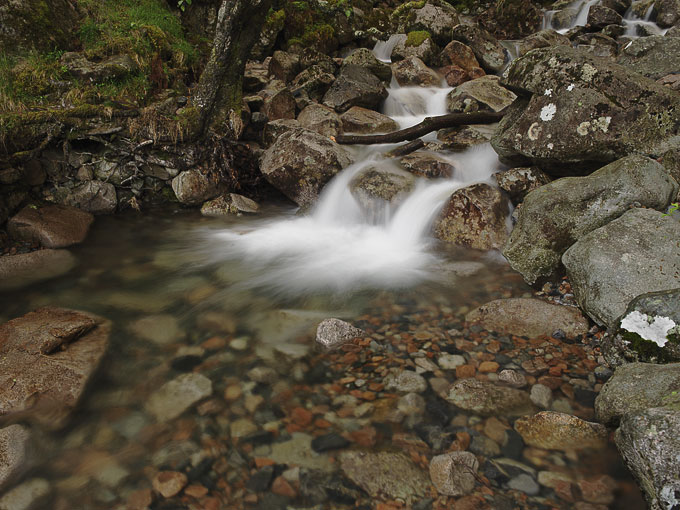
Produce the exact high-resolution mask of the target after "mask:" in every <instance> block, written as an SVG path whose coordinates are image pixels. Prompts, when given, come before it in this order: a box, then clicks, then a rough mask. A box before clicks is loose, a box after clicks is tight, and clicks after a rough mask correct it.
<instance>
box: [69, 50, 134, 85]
mask: <svg viewBox="0 0 680 510" xmlns="http://www.w3.org/2000/svg"><path fill="white" fill-rule="evenodd" d="M60 61H61V64H62V65H63V66H64V67H65V68H66V71H67V72H68V73H69V74H71V75H72V76H74V77H76V78H79V79H81V80H84V81H86V82H92V83H102V82H105V81H107V80H115V79H120V78H124V77H125V76H127V75H129V74H131V73H134V72H136V71H138V69H139V68H138V66H137V64H135V62H134V61H133V60H132V59H131V58H130V57H129V56H127V55H114V56H112V57H109V58H107V59H105V60H103V61H101V62H90V61H89V60H87V59H86V58H85V57H84V56H83V55H82V54H81V53H75V52H68V53H64V54H63V55H62V56H61V59H60Z"/></svg>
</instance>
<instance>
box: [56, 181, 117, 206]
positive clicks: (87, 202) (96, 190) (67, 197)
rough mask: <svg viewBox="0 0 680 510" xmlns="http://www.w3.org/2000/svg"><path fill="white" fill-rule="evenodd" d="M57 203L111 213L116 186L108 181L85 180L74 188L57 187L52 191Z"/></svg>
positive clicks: (115, 203) (114, 201)
mask: <svg viewBox="0 0 680 510" xmlns="http://www.w3.org/2000/svg"><path fill="white" fill-rule="evenodd" d="M54 196H55V199H56V201H57V202H58V203H60V204H64V205H70V206H73V207H77V208H78V209H82V210H83V211H88V212H91V213H92V214H111V213H112V212H114V211H115V210H116V207H117V205H118V197H117V195H116V187H115V186H114V185H113V184H111V183H109V182H102V181H97V180H93V181H85V182H83V183H81V184H78V185H77V186H75V187H74V188H72V189H70V188H58V189H57V190H56V191H55V193H54Z"/></svg>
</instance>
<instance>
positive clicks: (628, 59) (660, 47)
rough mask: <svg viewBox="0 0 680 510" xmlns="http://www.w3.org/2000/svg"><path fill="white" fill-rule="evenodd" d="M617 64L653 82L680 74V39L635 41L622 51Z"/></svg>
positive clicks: (642, 39) (665, 38)
mask: <svg viewBox="0 0 680 510" xmlns="http://www.w3.org/2000/svg"><path fill="white" fill-rule="evenodd" d="M617 62H618V63H619V64H621V65H622V66H625V67H628V68H629V69H632V70H633V71H635V72H636V73H639V74H641V75H643V76H647V77H648V78H651V79H652V80H658V79H659V78H663V77H664V76H666V75H668V74H677V73H680V37H664V36H662V35H653V36H650V37H640V38H638V39H633V40H632V41H631V42H630V43H629V44H626V45H625V46H624V47H623V48H622V49H621V53H620V54H619V57H618V59H617Z"/></svg>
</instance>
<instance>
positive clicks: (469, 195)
mask: <svg viewBox="0 0 680 510" xmlns="http://www.w3.org/2000/svg"><path fill="white" fill-rule="evenodd" d="M507 215H508V203H507V199H506V198H505V197H503V195H502V194H501V192H500V190H499V189H498V188H495V187H493V186H490V185H489V184H484V183H481V184H473V185H472V186H468V187H466V188H462V189H459V190H456V191H454V192H453V194H452V195H451V197H450V198H449V200H448V201H447V202H446V204H445V205H444V208H443V209H442V211H441V213H439V216H438V217H437V219H436V220H435V224H434V234H435V236H436V237H437V238H438V239H441V240H442V241H446V242H448V243H453V244H457V245H459V246H465V247H468V248H473V249H476V250H494V249H496V250H497V249H500V248H501V247H502V246H503V244H505V241H506V240H507V236H508V233H507V227H506V223H505V218H506V217H507Z"/></svg>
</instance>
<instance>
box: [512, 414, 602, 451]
mask: <svg viewBox="0 0 680 510" xmlns="http://www.w3.org/2000/svg"><path fill="white" fill-rule="evenodd" d="M515 430H516V431H517V432H519V434H520V435H521V436H522V439H524V442H525V443H526V444H528V445H529V446H534V447H536V448H543V449H546V450H579V449H583V448H588V449H600V448H605V447H606V446H607V429H606V428H605V427H604V425H600V424H599V423H592V422H588V421H584V420H582V419H581V418H578V417H576V416H572V415H570V414H564V413H558V412H555V411H542V412H540V413H538V414H535V415H533V416H529V417H526V416H524V417H522V418H520V419H518V420H517V421H516V422H515Z"/></svg>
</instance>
